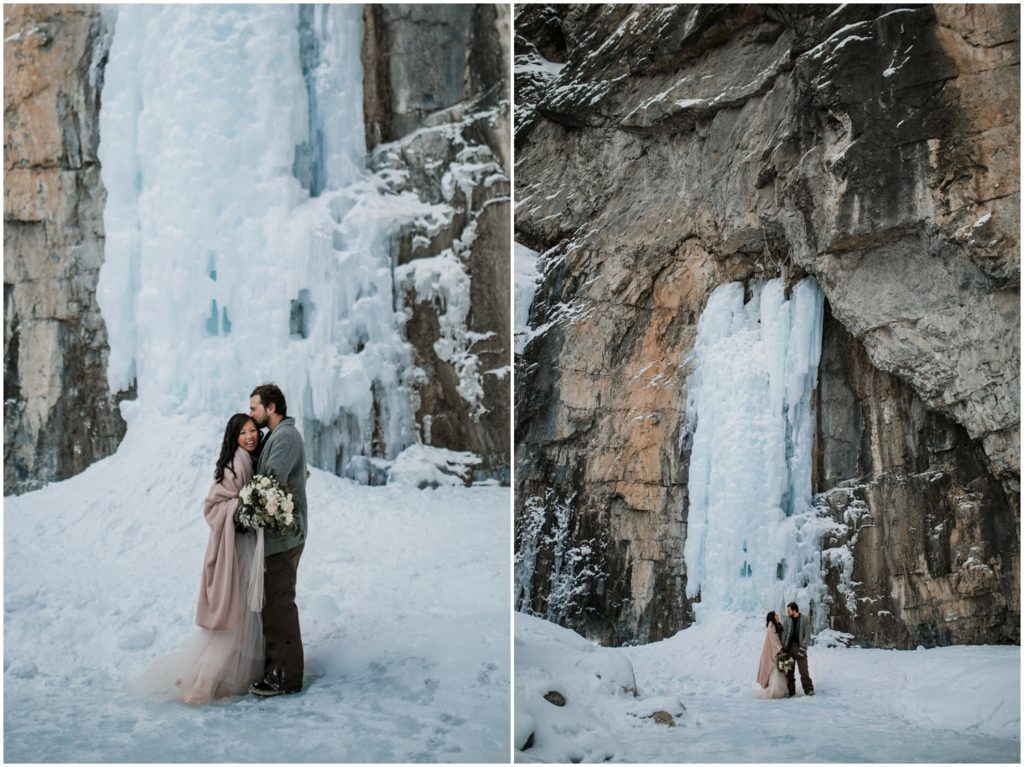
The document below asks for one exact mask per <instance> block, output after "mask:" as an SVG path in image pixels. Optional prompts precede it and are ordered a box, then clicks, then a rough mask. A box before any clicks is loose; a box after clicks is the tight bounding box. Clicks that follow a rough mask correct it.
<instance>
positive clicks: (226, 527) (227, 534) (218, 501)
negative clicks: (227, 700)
mask: <svg viewBox="0 0 1024 767" xmlns="http://www.w3.org/2000/svg"><path fill="white" fill-rule="evenodd" d="M232 470H233V471H232ZM250 479H252V458H250V456H249V453H247V452H246V451H245V450H244V449H242V448H241V447H240V448H238V450H237V451H236V452H235V457H234V458H233V459H232V460H231V468H230V469H225V470H224V476H223V477H221V479H220V481H218V482H214V483H213V486H212V487H211V488H210V492H209V494H208V495H207V496H206V500H205V501H204V502H203V516H204V517H205V518H206V523H207V524H208V525H209V526H210V541H209V543H208V544H207V545H206V558H205V560H204V561H203V576H202V580H201V582H200V584H199V605H198V606H197V607H196V623H197V624H199V625H200V626H202V627H203V628H204V629H214V630H222V629H229V628H232V627H234V626H235V625H236V624H237V623H238V620H239V618H240V617H241V614H242V608H243V607H244V602H245V595H244V594H243V593H242V588H241V585H240V584H239V576H240V569H239V566H238V557H237V554H236V552H235V523H234V514H235V509H236V508H238V493H239V492H240V491H241V489H242V488H243V487H244V486H245V483H246V482H248V481H249V480H250Z"/></svg>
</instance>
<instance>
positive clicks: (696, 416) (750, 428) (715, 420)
mask: <svg viewBox="0 0 1024 767" xmlns="http://www.w3.org/2000/svg"><path fill="white" fill-rule="evenodd" d="M750 291H751V295H750V297H749V299H748V300H746V301H744V298H745V292H746V287H745V286H744V284H743V283H741V282H733V283H729V284H726V285H722V286H721V287H719V288H718V289H716V290H715V291H714V292H713V293H712V294H711V297H710V298H709V300H708V304H707V307H706V308H705V309H704V312H703V314H702V315H701V317H700V322H699V325H698V328H697V342H696V345H695V348H694V354H693V358H692V359H693V364H694V368H693V372H692V373H691V375H690V377H689V379H688V394H687V423H686V429H685V433H684V434H685V437H684V438H685V439H688V440H692V445H691V454H690V471H689V492H690V510H689V518H688V526H687V537H686V544H685V547H684V558H685V562H686V571H687V587H686V593H687V596H688V597H690V598H693V597H696V596H697V594H698V593H699V594H700V603H699V604H698V605H696V606H695V609H696V612H697V614H698V619H699V616H700V615H702V614H708V613H712V612H717V611H736V612H744V613H758V612H760V613H764V612H767V611H768V610H770V609H775V610H781V609H783V607H784V605H785V604H786V603H787V602H789V601H791V600H795V601H797V602H798V603H801V606H802V607H803V606H804V605H810V604H812V603H820V600H821V598H822V596H823V594H824V589H823V586H822V581H821V573H820V571H821V565H820V558H821V556H820V551H819V540H820V535H821V532H822V530H823V526H824V525H825V524H827V523H825V522H824V520H820V519H819V518H818V516H817V515H816V513H815V511H814V509H813V507H812V505H811V454H812V444H813V439H814V412H813V407H812V397H813V393H814V389H815V386H816V385H817V378H818V374H817V371H818V360H819V358H820V356H821V332H822V319H823V311H824V298H823V296H822V293H821V290H820V289H819V288H818V285H817V283H816V282H815V281H814V279H813V278H807V279H804V280H802V281H800V282H799V283H797V284H796V285H795V286H794V287H793V290H792V295H791V297H790V298H788V299H787V298H786V296H785V291H784V281H783V280H782V279H774V280H770V281H768V282H767V283H754V284H753V285H752V287H751V288H750ZM804 609H806V608H804Z"/></svg>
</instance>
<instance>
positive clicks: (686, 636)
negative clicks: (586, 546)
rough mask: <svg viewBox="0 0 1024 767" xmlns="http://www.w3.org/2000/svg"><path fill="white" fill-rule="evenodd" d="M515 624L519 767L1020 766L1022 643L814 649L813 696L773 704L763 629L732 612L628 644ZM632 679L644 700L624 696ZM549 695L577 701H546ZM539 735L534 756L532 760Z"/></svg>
mask: <svg viewBox="0 0 1024 767" xmlns="http://www.w3.org/2000/svg"><path fill="white" fill-rule="evenodd" d="M515 622H516V629H515V630H516V641H515V652H516V669H515V678H516V684H515V688H516V689H515V695H516V702H515V717H516V724H515V745H516V748H517V751H516V761H520V762H556V761H557V762H567V761H584V762H594V761H596V762H600V761H603V760H606V759H608V760H611V761H614V762H642V763H650V762H774V763H789V762H1013V763H1016V762H1019V760H1020V648H1019V647H1007V646H972V647H942V648H935V649H930V650H924V649H919V650H916V651H897V650H866V649H856V648H845V647H832V648H828V647H819V646H814V647H812V648H811V650H810V653H809V662H810V671H811V676H812V678H813V679H814V685H815V695H814V697H804V696H803V694H802V692H801V691H800V684H799V675H798V680H797V690H798V692H797V697H795V698H791V699H779V700H764V699H760V698H758V697H757V690H759V688H758V687H757V683H756V682H755V681H754V677H755V676H756V673H757V664H758V659H759V657H760V652H761V642H762V641H763V620H762V621H757V620H754V621H753V622H750V621H746V622H744V620H743V619H741V618H738V617H737V616H736V615H730V614H727V613H725V614H719V615H716V616H712V617H710V618H709V620H707V621H705V622H702V623H701V624H700V625H698V626H694V627H692V628H690V629H687V630H685V631H682V632H680V633H678V634H677V635H675V636H674V637H671V638H670V639H667V640H664V641H662V642H657V643H654V644H649V645H642V646H637V647H621V648H603V647H598V646H596V645H594V644H593V643H590V642H588V641H587V640H585V639H583V638H582V637H580V636H579V635H577V634H575V633H573V632H571V631H568V630H567V629H564V628H561V627H559V626H556V625H554V624H551V623H548V622H546V621H543V620H540V619H538V618H533V617H530V616H527V615H521V614H517V615H516V617H515ZM630 665H632V672H633V673H632V675H631V674H630V673H629V672H630V669H629V666H630ZM598 675H600V678H599V676H598ZM633 677H635V683H636V689H637V690H638V692H639V695H638V696H636V697H634V695H633V694H632V693H630V692H627V691H624V688H629V687H630V685H629V682H630V679H631V678H633ZM549 690H555V691H557V692H560V693H561V694H562V695H564V697H565V699H566V705H565V706H564V707H558V706H555V705H552V704H551V703H549V702H548V701H546V700H544V698H543V695H544V694H545V693H546V692H548V691H549ZM684 708H685V711H684V710H683V709H684ZM657 710H664V711H668V712H669V713H672V714H678V713H680V712H681V716H678V717H677V725H676V726H675V727H668V726H665V725H660V724H656V723H655V722H654V721H652V720H651V719H649V718H645V717H648V716H650V715H651V714H653V713H654V712H655V711H657ZM530 732H533V733H534V743H533V745H532V747H531V748H529V749H527V750H525V751H522V750H519V749H521V747H522V745H523V743H524V742H525V739H526V737H527V736H528V735H529V733H530Z"/></svg>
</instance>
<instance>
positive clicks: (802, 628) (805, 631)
mask: <svg viewBox="0 0 1024 767" xmlns="http://www.w3.org/2000/svg"><path fill="white" fill-rule="evenodd" d="M796 622H797V623H799V626H798V627H796V628H794V626H793V623H794V619H793V618H790V617H789V616H788V615H787V616H786V620H785V621H783V624H782V649H783V650H789V640H790V638H791V637H792V636H793V631H794V630H796V631H798V632H799V633H798V634H797V641H798V642H799V643H800V649H801V650H803V652H804V655H806V654H807V646H808V645H809V644H810V643H811V622H810V621H809V620H808V619H807V616H806V615H804V614H803V613H800V616H799V617H798V618H796Z"/></svg>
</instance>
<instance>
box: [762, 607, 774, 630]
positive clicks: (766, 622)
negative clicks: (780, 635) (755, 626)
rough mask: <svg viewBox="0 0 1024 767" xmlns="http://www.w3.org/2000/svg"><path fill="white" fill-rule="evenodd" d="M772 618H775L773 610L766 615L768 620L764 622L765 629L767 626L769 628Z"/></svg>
mask: <svg viewBox="0 0 1024 767" xmlns="http://www.w3.org/2000/svg"><path fill="white" fill-rule="evenodd" d="M774 616H775V611H774V610H772V611H771V612H769V613H768V619H767V620H766V621H765V622H764V625H765V626H766V627H767V626H771V625H772V618H773V617H774Z"/></svg>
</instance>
